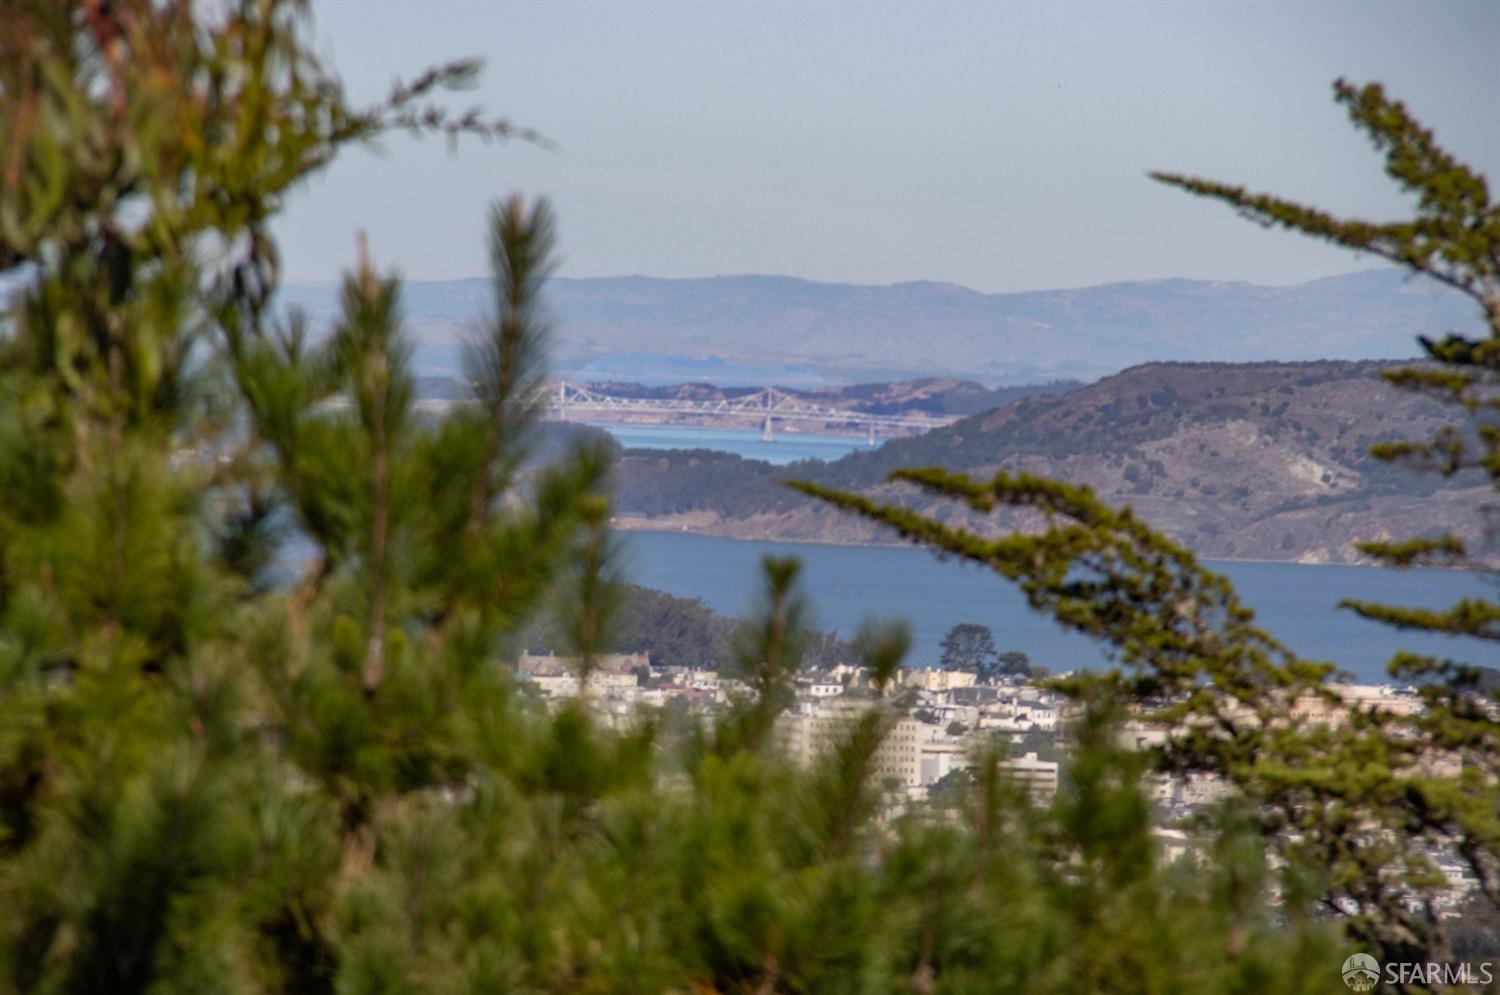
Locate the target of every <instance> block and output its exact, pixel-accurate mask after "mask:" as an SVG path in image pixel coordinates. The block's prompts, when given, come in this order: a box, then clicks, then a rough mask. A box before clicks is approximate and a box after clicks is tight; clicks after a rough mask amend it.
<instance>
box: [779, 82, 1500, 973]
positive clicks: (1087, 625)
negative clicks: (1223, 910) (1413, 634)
mask: <svg viewBox="0 0 1500 995" xmlns="http://www.w3.org/2000/svg"><path fill="white" fill-rule="evenodd" d="M1335 93H1336V96H1337V98H1338V100H1339V101H1340V102H1342V103H1344V104H1345V105H1346V106H1347V107H1348V109H1349V112H1350V116H1351V118H1352V119H1353V121H1354V123H1355V124H1356V126H1357V127H1359V128H1360V129H1361V130H1363V131H1364V132H1365V133H1366V134H1367V135H1369V136H1370V137H1371V139H1372V140H1373V141H1374V143H1375V145H1376V148H1377V149H1378V150H1380V151H1381V152H1383V153H1384V154H1385V156H1386V171H1387V173H1388V174H1389V175H1390V176H1391V177H1392V178H1393V179H1394V180H1395V181H1396V182H1397V183H1398V185H1400V186H1401V187H1402V188H1403V190H1405V191H1406V192H1408V193H1411V194H1413V195H1414V196H1415V198H1416V200H1417V214H1416V216H1415V217H1414V218H1413V219H1411V220H1409V221H1400V222H1393V223H1388V224H1375V223H1370V222H1363V221H1346V220H1341V219H1338V218H1335V217H1333V216H1331V215H1329V214H1326V213H1324V212H1321V211H1318V210H1315V209H1312V208H1307V207H1303V206H1301V205H1298V204H1295V203H1292V202H1290V201H1286V200H1283V199H1280V198H1276V197H1272V196H1268V195H1261V194H1252V193H1249V192H1247V191H1246V190H1244V189H1243V188H1241V187H1235V186H1229V185H1225V184H1220V183H1215V182H1211V181H1206V180H1199V179H1191V178H1187V177H1182V176H1178V175H1174V174H1165V173H1159V174H1154V175H1155V176H1156V178H1157V179H1159V180H1162V181H1163V182H1166V183H1169V184H1172V185H1174V186H1178V187H1181V188H1183V189H1186V190H1188V191H1189V192H1192V193H1195V194H1199V195H1203V196H1208V197H1211V198H1215V199H1218V200H1221V201H1224V202H1227V203H1229V204H1231V205H1232V206H1234V207H1235V208H1236V209H1238V210H1239V211H1240V212H1241V213H1242V214H1244V215H1245V216H1247V217H1249V218H1251V219H1252V220H1256V221H1258V222H1261V223H1263V224H1267V225H1274V226H1280V227H1287V228H1291V229H1293V230H1296V231H1300V232H1303V233H1306V234H1311V235H1313V236H1315V237H1319V238H1323V239H1325V240H1329V241H1332V242H1334V243H1336V244H1339V245H1343V246H1346V247H1349V248H1352V249H1356V250H1359V251H1365V252H1372V253H1375V254H1377V255H1380V256H1382V257H1384V258H1387V259H1390V260H1392V261H1394V262H1396V263H1399V264H1401V265H1404V266H1406V267H1408V268H1410V269H1412V270H1414V271H1416V272H1418V273H1421V274H1424V275H1427V276H1430V277H1433V278H1435V279H1437V280H1439V281H1440V282H1442V283H1444V284H1447V285H1448V286H1450V287H1453V288H1456V289H1458V290H1460V291H1462V292H1463V293H1466V294H1468V295H1469V296H1470V297H1472V298H1473V299H1474V300H1475V301H1476V302H1477V303H1478V304H1479V305H1480V306H1481V308H1482V310H1483V313H1484V315H1485V318H1486V320H1487V322H1488V326H1489V334H1488V335H1487V336H1486V337H1483V338H1478V339H1475V338H1469V337H1465V336H1462V335H1456V334H1455V335H1449V336H1447V337H1445V338H1443V339H1440V340H1439V339H1423V340H1422V344H1423V347H1424V349H1425V350H1426V352H1427V354H1428V357H1429V362H1426V363H1424V364H1421V365H1418V366H1414V367H1411V368H1408V369H1405V370H1401V371H1398V372H1394V373H1391V374H1389V378H1390V379H1391V380H1392V381H1393V382H1394V383H1395V384H1397V385H1398V386H1401V387H1404V388H1406V389H1410V390H1415V391H1419V392H1421V393H1423V394H1426V395H1428V396H1430V397H1433V398H1436V399H1439V400H1443V401H1446V402H1448V403H1450V404H1452V405H1453V406H1454V408H1455V410H1456V412H1457V414H1458V416H1459V423H1458V424H1454V425H1453V426H1452V427H1449V428H1445V429H1443V430H1441V431H1439V432H1438V434H1437V435H1436V436H1435V437H1434V438H1432V439H1429V440H1425V441H1421V440H1419V441H1412V442H1402V443H1394V444H1384V445H1381V446H1378V447H1376V449H1375V451H1374V455H1375V456H1376V457H1378V458H1380V459H1383V460H1387V461H1391V462H1398V463H1405V464H1409V465H1415V466H1418V467H1426V468H1428V469H1433V470H1436V471H1438V472H1440V473H1444V474H1449V475H1452V474H1456V473H1459V472H1462V471H1464V470H1473V469H1478V470H1482V471H1483V472H1485V473H1486V474H1488V476H1489V479H1490V480H1492V481H1494V482H1495V483H1496V484H1497V486H1500V422H1497V420H1496V418H1497V412H1500V392H1497V389H1496V388H1497V385H1500V381H1497V379H1496V377H1497V375H1500V208H1497V207H1496V206H1495V205H1493V204H1492V203H1491V201H1490V199H1489V192H1488V186H1487V183H1486V181H1485V179H1484V177H1482V176H1481V175H1479V174H1478V173H1476V172H1474V171H1472V170H1471V169H1469V168H1468V167H1466V166H1464V165H1462V164H1461V163H1459V162H1457V161H1456V160H1455V159H1454V158H1453V157H1452V156H1451V155H1449V154H1448V153H1447V152H1446V151H1444V150H1443V149H1442V148H1441V147H1440V146H1438V145H1437V143H1436V141H1435V140H1434V138H1433V136H1432V134H1431V133H1430V132H1428V131H1427V130H1425V129H1424V128H1422V127H1421V125H1420V124H1418V123H1417V121H1416V120H1415V119H1414V118H1413V117H1412V116H1411V115H1410V114H1409V113H1408V112H1407V111H1406V109H1405V108H1404V107H1403V106H1402V105H1401V104H1399V103H1396V102H1394V101H1391V100H1389V99H1388V98H1387V97H1386V96H1385V94H1384V93H1383V91H1382V90H1381V88H1380V87H1379V86H1376V85H1371V86H1365V87H1355V86H1352V85H1349V84H1347V83H1343V82H1340V83H1338V84H1336V87H1335ZM889 479H890V480H892V481H901V482H905V483H908V484H911V485H913V486H915V487H917V488H918V489H920V490H921V491H922V492H924V493H925V494H927V495H931V496H934V497H936V498H940V499H944V500H946V501H950V502H956V503H958V504H961V505H964V506H967V507H968V508H969V509H972V510H973V511H975V512H978V513H984V514H988V513H991V512H994V511H996V510H997V509H1001V508H1010V509H1026V510H1029V511H1032V512H1035V513H1038V514H1039V515H1040V516H1041V518H1042V521H1043V522H1044V523H1045V527H1044V528H1043V529H1042V530H1041V531H1039V532H1036V533H1033V534H1012V535H1007V536H1003V537H1001V538H998V539H986V538H982V537H979V536H977V535H974V534H972V533H970V532H968V531H966V530H964V529H962V528H958V527H954V526H951V525H948V524H945V521H940V520H937V519H935V518H933V517H929V516H928V515H925V514H922V513H919V512H917V511H914V510H912V509H911V508H909V507H905V506H902V505H898V504H888V503H881V502H879V501H876V500H874V499H871V498H869V497H865V496H862V495H859V494H854V493H847V492H842V491H838V490H835V489H831V488H827V487H823V486H819V485H816V484H811V483H793V484H792V486H793V487H795V488H797V489H799V490H801V491H803V492H804V493H807V494H810V495H812V496H815V497H818V498H821V499H823V500H825V501H828V502H831V503H833V504H834V505H836V506H838V507H841V508H844V509H847V510H848V511H851V512H853V513H855V514H858V515H861V516H864V517H866V518H868V519H871V520H874V521H877V522H881V523H884V524H886V525H888V526H890V527H892V528H893V529H895V530H896V531H897V532H898V533H900V534H901V535H903V536H904V537H906V538H908V539H911V540H913V541H915V542H918V543H922V544H925V545H929V546H931V547H934V548H935V549H937V550H940V551H942V552H944V553H947V554H951V555H956V556H960V557H963V558H965V559H968V560H971V561H974V562H977V563H981V564H984V565H986V566H988V567H990V568H991V569H993V570H995V571H996V572H998V573H999V574H1001V575H1002V576H1004V577H1005V578H1007V579H1009V580H1011V581H1013V582H1015V583H1016V584H1017V585H1018V586H1019V587H1020V589H1021V591H1022V593H1023V594H1024V595H1025V596H1026V598H1027V600H1028V602H1029V603H1030V604H1031V606H1032V607H1033V608H1036V609H1037V610H1040V611H1044V612H1047V613H1049V614H1051V615H1053V616H1054V617H1055V618H1056V619H1057V620H1058V621H1059V622H1060V623H1061V624H1062V625H1064V626H1065V627H1067V628H1070V629H1073V630H1076V631H1079V632H1082V633H1084V634H1086V635H1089V636H1092V637H1094V638H1096V639H1099V640H1101V641H1102V642H1104V643H1105V644H1106V645H1107V646H1109V647H1110V648H1112V649H1113V651H1114V653H1115V655H1116V657H1117V659H1118V661H1119V662H1120V663H1121V664H1122V665H1123V669H1121V670H1120V671H1117V672H1115V673H1111V674H1109V675H1106V676H1104V677H1101V678H1098V679H1093V678H1083V679H1074V680H1071V681H1063V682H1059V683H1058V684H1057V686H1058V687H1059V688H1061V689H1062V690H1064V691H1067V692H1068V693H1070V694H1073V695H1075V696H1084V695H1088V694H1098V693H1099V692H1100V688H1105V689H1107V690H1108V691H1109V692H1110V697H1112V698H1118V699H1121V700H1124V701H1127V702H1129V703H1131V705H1132V708H1133V714H1134V715H1135V716H1136V717H1137V718H1138V719H1139V720H1142V721H1148V722H1152V723H1155V724H1158V725H1160V726H1161V727H1163V728H1164V729H1165V730H1166V732H1167V733H1168V737H1167V740H1166V743H1165V745H1164V746H1163V747H1162V748H1160V749H1159V750H1158V751H1156V753H1155V756H1154V760H1155V763H1156V764H1157V767H1158V769H1159V770H1162V771H1166V772H1176V773H1183V774H1194V775H1211V776H1214V777H1217V778H1221V779H1222V780H1223V781H1224V782H1226V783H1227V784H1230V785H1232V786H1233V787H1234V788H1235V789H1237V793H1238V795H1239V796H1240V797H1241V798H1242V799H1243V800H1244V802H1246V803H1248V805H1249V806H1250V807H1249V808H1248V810H1241V811H1248V813H1249V814H1250V816H1252V817H1253V820H1254V823H1255V825H1256V826H1257V828H1258V831H1259V833H1260V834H1261V836H1262V837H1263V838H1264V839H1265V841H1266V842H1267V844H1268V845H1269V846H1271V847H1273V848H1274V849H1275V850H1277V851H1278V852H1280V853H1281V854H1282V855H1283V856H1284V857H1285V858H1286V859H1288V861H1289V862H1290V863H1292V864H1294V865H1298V866H1303V867H1306V868H1310V869H1314V870H1313V871H1312V872H1311V876H1310V877H1309V878H1308V881H1309V882H1310V883H1311V884H1312V885H1313V893H1314V894H1316V896H1317V900H1318V902H1319V904H1320V905H1321V907H1322V908H1324V909H1325V910H1326V911H1327V912H1329V913H1330V914H1337V915H1339V916H1342V917H1344V918H1345V919H1346V924H1347V929H1348V931H1349V934H1350V935H1351V937H1352V938H1354V939H1356V940H1358V941H1359V942H1360V943H1361V944H1362V945H1363V946H1364V947H1365V948H1366V949H1370V950H1372V951H1375V952H1377V953H1378V955H1379V957H1380V959H1382V960H1396V961H1401V960H1405V961H1428V960H1434V961H1435V960H1443V959H1445V958H1446V957H1447V956H1448V955H1449V954H1451V948H1450V946H1449V943H1448V937H1447V933H1446V928H1445V924H1444V922H1443V920H1442V919H1441V918H1440V916H1439V915H1438V914H1437V913H1436V911H1435V905H1434V903H1435V901H1436V899H1437V897H1438V896H1439V895H1440V894H1441V892H1442V890H1443V889H1444V888H1446V881H1445V880H1444V879H1443V877H1442V875H1441V874H1439V873H1438V872H1437V866H1436V864H1435V858H1437V857H1439V856H1448V857H1451V858H1453V859H1455V860H1458V861H1460V862H1461V863H1462V864H1463V865H1465V866H1466V867H1468V868H1469V869H1470V870H1471V871H1472V873H1473V874H1474V875H1475V876H1476V877H1477V878H1478V880H1479V882H1480V884H1481V889H1482V891H1483V892H1484V894H1486V895H1487V896H1488V898H1489V899H1490V900H1491V901H1494V900H1496V899H1500V888H1497V882H1500V793H1497V791H1500V789H1497V784H1500V779H1497V774H1500V770H1497V764H1500V740H1497V730H1500V723H1497V721H1496V717H1497V714H1500V712H1497V707H1500V698H1497V696H1496V695H1495V694H1494V693H1493V692H1492V691H1489V690H1482V689H1481V688H1480V685H1479V679H1480V676H1481V672H1480V671H1479V670H1478V669H1477V668H1474V667H1471V666H1466V665H1463V664H1461V663H1458V662H1456V661H1453V660H1444V659H1435V658H1429V657H1423V656H1419V655H1416V654H1411V653H1400V654H1398V655H1397V656H1396V657H1395V658H1394V659H1393V661H1392V663H1391V667H1390V670H1391V673H1392V675H1393V677H1396V678H1405V679H1410V678H1417V679H1421V680H1423V681H1424V682H1425V683H1424V686H1423V689H1422V699H1423V702H1424V705H1425V709H1424V711H1423V712H1422V713H1421V714H1419V715H1417V716H1415V717H1404V716H1399V715H1394V714H1390V713H1386V712H1382V711H1378V710H1369V711H1366V710H1360V709H1354V710H1350V709H1348V708H1346V707H1344V705H1343V703H1342V700H1341V699H1340V697H1339V696H1338V694H1337V693H1336V690H1335V688H1334V687H1333V682H1334V681H1336V680H1337V679H1340V678H1341V677H1342V675H1341V674H1340V673H1339V672H1338V671H1337V670H1336V668H1335V667H1334V666H1333V665H1331V664H1327V663H1323V662H1317V661H1306V660H1302V659H1299V658H1298V657H1296V656H1295V655H1294V654H1292V653H1291V652H1290V651H1289V650H1287V649H1286V648H1285V647H1284V646H1282V645H1281V644H1280V643H1278V642H1277V641H1276V640H1275V639H1274V638H1273V637H1272V636H1271V635H1270V634H1268V633H1266V632H1264V631H1263V630H1261V629H1259V628H1258V627H1256V626H1255V624H1254V615H1253V612H1252V611H1251V609H1250V608H1249V607H1248V606H1246V605H1244V604H1242V603H1241V602H1240V600H1239V598H1238V597H1237V596H1236V595H1235V593H1234V591H1233V590H1232V588H1231V587H1230V585H1229V583H1228V582H1227V581H1226V580H1225V579H1224V578H1222V577H1220V576H1218V575H1216V574H1214V573H1212V572H1211V571H1208V570H1206V569H1204V568H1203V567H1202V566H1201V565H1200V564H1199V562H1198V560H1197V558H1196V557H1195V556H1194V555H1193V554H1192V552H1191V551H1190V550H1188V549H1186V548H1185V547H1183V546H1182V545H1180V544H1178V543H1176V542H1174V541H1172V540H1171V539H1169V538H1167V537H1166V536H1163V535H1161V534H1159V533H1157V532H1156V531H1154V530H1153V529H1151V528H1150V527H1148V526H1147V525H1146V524H1145V523H1144V522H1142V521H1141V520H1140V519H1139V518H1138V517H1137V516H1136V515H1134V514H1133V513H1132V512H1131V511H1130V509H1128V508H1126V509H1116V508H1111V507H1109V506H1107V505H1105V504H1104V503H1103V502H1101V501H1099V500H1098V499H1097V498H1096V497H1095V496H1094V495H1093V494H1092V492H1090V491H1089V489H1088V488H1085V487H1078V486H1073V485H1070V484H1067V483H1063V482H1060V481H1053V480H1046V479H1042V478H1037V477H1034V476H1029V475H1026V474H1017V473H1006V472H1002V473H998V474H996V475H995V476H994V477H993V478H991V479H989V480H973V479H970V478H968V477H966V476H964V475H961V474H954V473H949V472H947V471H944V470H943V469H941V468H937V467H933V468H926V469H905V470H898V471H896V472H895V473H893V474H892V475H891V476H890V478H889ZM1363 548H1364V549H1365V551H1366V552H1368V553H1369V554H1371V555H1374V556H1378V557H1380V558H1382V559H1384V560H1386V561H1387V562H1389V563H1391V564H1392V565H1394V566H1397V567H1411V566H1417V565H1430V564H1441V565H1461V566H1467V567H1470V568H1482V567H1485V566H1486V565H1487V564H1488V561H1487V560H1486V559H1485V557H1484V555H1483V551H1481V550H1477V549H1474V548H1471V544H1469V543H1466V542H1465V541H1463V540H1462V539H1460V538H1459V537H1457V536H1452V535H1443V536H1436V537H1419V538H1415V539H1411V540H1406V541H1400V542H1372V543H1367V544H1365V546H1364V547H1363ZM1348 606H1349V607H1351V608H1352V609H1354V610H1355V611H1358V612H1359V613H1361V614H1363V615H1365V616H1367V617H1370V618H1375V619H1378V620H1381V621H1385V622H1388V623H1391V624H1393V625H1395V626H1397V627H1398V628H1404V629H1413V630H1423V631H1429V632H1441V633H1446V634H1451V635H1460V636H1467V637H1472V638H1476V639H1480V640H1484V641H1488V642H1492V641H1494V640H1496V639H1497V638H1500V629H1497V628H1496V621H1497V620H1500V604H1497V603H1495V602H1493V601H1488V600H1482V599H1466V600H1464V601H1463V602H1461V603H1459V604H1458V605H1455V606H1454V607H1453V608H1451V609H1449V610H1446V611H1433V610H1426V609H1408V608H1397V607H1389V606H1379V605H1370V604H1363V603H1350V604H1349V605H1348ZM1471 645H1472V644H1471ZM1319 703H1321V705H1322V706H1323V707H1325V708H1326V709H1327V710H1328V711H1329V712H1330V713H1332V714H1335V715H1337V716H1338V718H1339V720H1338V721H1335V722H1329V723H1319V722H1308V721H1305V720H1304V719H1303V718H1302V714H1303V713H1302V712H1301V711H1299V709H1306V708H1307V707H1309V706H1310V705H1311V706H1317V705H1318V704H1319Z"/></svg>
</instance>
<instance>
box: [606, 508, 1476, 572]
mask: <svg viewBox="0 0 1500 995" xmlns="http://www.w3.org/2000/svg"><path fill="white" fill-rule="evenodd" d="M610 525H611V526H612V527H614V528H615V530H616V531H619V532H651V533H655V534H657V535H690V536H697V537H698V538H700V539H727V540H729V541H730V542H747V543H754V542H760V543H776V544H778V545H782V546H836V547H840V548H850V549H925V548H927V547H924V546H923V545H922V544H921V543H917V542H849V541H844V540H839V539H787V538H782V537H777V536H742V535H728V534H725V533H718V532H706V531H703V530H701V529H697V528H690V527H688V526H686V525H683V526H677V527H674V526H671V525H668V524H655V523H653V520H652V519H643V518H638V517H630V516H621V517H620V518H615V519H611V520H610ZM1193 555H1194V556H1196V557H1197V558H1198V559H1199V561H1201V562H1203V563H1259V564H1266V565H1270V566H1289V567H1343V568H1349V569H1360V570H1396V569H1397V568H1396V567H1388V566H1384V565H1382V564H1379V563H1326V562H1316V561H1308V560H1277V559H1271V558H1269V557H1249V556H1206V555H1204V554H1201V553H1198V552H1196V551H1195V552H1194V553H1193ZM1406 569H1408V570H1433V571H1440V572H1443V573H1447V572H1450V571H1451V572H1454V573H1485V572H1486V571H1484V570H1465V569H1464V568H1462V567H1410V568H1406Z"/></svg>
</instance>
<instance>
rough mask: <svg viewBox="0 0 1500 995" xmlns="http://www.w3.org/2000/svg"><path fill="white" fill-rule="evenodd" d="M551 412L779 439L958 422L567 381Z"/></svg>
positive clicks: (773, 394) (769, 397)
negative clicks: (810, 430) (716, 427)
mask: <svg viewBox="0 0 1500 995" xmlns="http://www.w3.org/2000/svg"><path fill="white" fill-rule="evenodd" d="M547 407H548V412H549V414H550V415H551V416H552V417H554V418H558V419H562V420H567V419H568V418H570V417H573V416H575V415H577V416H582V417H583V419H584V420H586V419H587V418H590V417H592V418H600V419H608V418H621V417H627V418H635V417H643V416H644V417H660V416H663V415H672V416H678V417H683V416H686V417H688V418H690V419H691V420H692V421H693V422H695V423H713V422H721V423H730V424H732V423H740V424H743V423H744V422H746V421H751V422H755V423H758V424H760V426H761V438H762V439H764V440H766V441H767V442H769V441H771V440H772V439H774V438H775V430H776V425H777V424H778V423H782V424H786V423H797V424H811V425H817V426H821V427H823V428H825V429H845V430H849V429H853V430H856V431H864V432H865V433H866V434H867V435H868V437H869V438H870V440H871V441H872V442H873V441H874V439H875V437H876V436H877V435H881V436H884V435H909V434H912V433H913V432H927V431H930V430H932V429H935V428H942V427H943V426H945V425H951V424H953V423H954V422H955V421H958V416H956V415H925V414H915V413H914V414H875V413H872V412H868V411H858V410H854V409H850V408H838V407H832V406H829V405H824V404H816V403H814V402H812V401H809V400H808V399H807V398H805V397H799V396H798V395H796V394H789V393H787V392H786V391H783V390H779V389H777V388H775V387H765V388H762V389H761V390H758V391H755V392H754V393H751V394H740V395H737V396H735V397H714V398H701V399H695V398H681V397H672V398H650V397H631V396H628V395H621V394H611V393H608V392H607V391H606V390H603V389H601V388H600V387H599V386H598V385H596V384H586V383H574V382H571V381H562V382H560V383H557V384H554V385H552V390H551V392H550V397H549V398H548V403H547Z"/></svg>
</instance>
